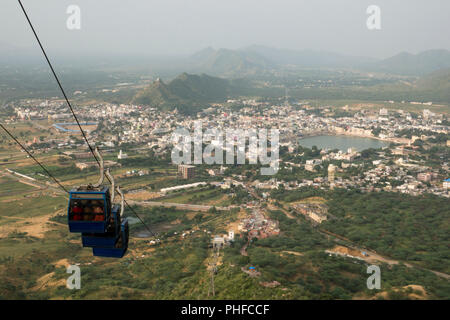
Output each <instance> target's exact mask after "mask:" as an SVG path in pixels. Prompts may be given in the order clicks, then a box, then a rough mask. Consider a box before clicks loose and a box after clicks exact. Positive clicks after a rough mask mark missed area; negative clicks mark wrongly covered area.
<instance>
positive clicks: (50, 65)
mask: <svg viewBox="0 0 450 320" xmlns="http://www.w3.org/2000/svg"><path fill="white" fill-rule="evenodd" d="M18 2H19V4H20V7H21V8H22V11H23V13H24V15H25V17H26V19H27V21H28V24H29V25H30V28H31V30H32V31H33V34H34V37H35V38H36V41H37V42H38V44H39V47H40V48H41V51H42V53H43V54H44V57H45V60H47V63H48V66H49V67H50V69H51V71H52V74H53V76H54V77H55V80H56V82H57V83H58V86H59V89H60V90H61V92H62V94H63V96H64V99H65V100H66V102H67V105H68V106H69V108H70V111H71V112H72V115H73V117H74V118H75V121H76V122H77V125H78V127H79V128H80V131H81V134H82V135H83V138H84V140H85V141H86V144H87V145H88V147H89V149H90V151H91V153H92V155H93V156H94V158H95V160H96V161H97V163H98V165H99V166H100V161H99V159H98V158H97V156H96V155H95V152H94V149H93V148H92V146H91V144H90V143H89V141H88V139H87V137H86V134H85V132H84V130H83V128H82V127H81V124H80V122H79V121H78V118H77V116H76V114H75V111H74V110H73V108H72V105H71V104H70V101H69V99H68V98H67V95H66V92H65V91H64V88H63V87H62V85H61V82H60V81H59V78H58V76H57V75H56V72H55V70H54V69H53V66H52V64H51V62H50V59H49V58H48V56H47V53H46V52H45V50H44V47H43V46H42V43H41V41H40V40H39V37H38V35H37V33H36V31H35V29H34V27H33V24H32V23H31V20H30V18H29V17H28V14H27V12H26V10H25V8H24V6H23V5H22V2H21V0H18ZM107 179H108V180H109V182H110V183H111V180H110V179H109V178H108V177H107ZM124 202H125V204H126V205H127V207H128V208H129V209H130V210H131V211H132V212H133V214H134V215H135V216H136V217H137V218H138V219H139V220H140V221H141V223H142V224H143V225H144V226H145V228H146V229H147V230H148V231H149V232H150V233H151V234H152V235H153V236H155V234H154V233H153V231H151V230H150V228H149V227H148V226H147V225H146V224H145V223H144V221H143V220H142V219H141V218H140V217H139V216H138V215H137V213H136V212H135V211H134V209H133V208H132V207H131V206H130V205H129V204H128V202H127V201H126V200H125V201H124Z"/></svg>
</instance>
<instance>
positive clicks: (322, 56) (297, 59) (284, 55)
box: [242, 45, 376, 68]
mask: <svg viewBox="0 0 450 320" xmlns="http://www.w3.org/2000/svg"><path fill="white" fill-rule="evenodd" d="M242 50H243V51H244V52H247V53H254V54H258V55H259V56H261V57H264V58H266V59H268V60H269V61H271V62H272V63H274V64H277V65H295V66H298V67H304V68H324V67H325V68H329V67H332V68H338V67H356V66H359V65H364V64H367V63H373V62H375V61H376V59H373V58H367V57H354V56H348V55H342V54H339V53H335V52H328V51H315V50H301V51H296V50H289V49H278V48H272V47H267V46H260V45H253V46H249V47H246V48H244V49H242Z"/></svg>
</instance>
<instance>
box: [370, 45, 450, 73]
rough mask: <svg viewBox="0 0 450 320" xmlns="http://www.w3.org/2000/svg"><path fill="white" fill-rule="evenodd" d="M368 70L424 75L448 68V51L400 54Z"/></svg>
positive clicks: (373, 65) (449, 64)
mask: <svg viewBox="0 0 450 320" xmlns="http://www.w3.org/2000/svg"><path fill="white" fill-rule="evenodd" d="M370 68H371V69H374V70H376V71H382V72H387V73H396V74H404V75H424V74H427V73H431V72H433V71H436V70H440V69H446V68H450V51H448V50H441V49H439V50H428V51H423V52H421V53H418V54H411V53H407V52H402V53H399V54H397V55H395V56H393V57H390V58H388V59H384V60H381V61H378V62H376V63H374V64H372V65H371V66H370Z"/></svg>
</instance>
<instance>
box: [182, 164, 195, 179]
mask: <svg viewBox="0 0 450 320" xmlns="http://www.w3.org/2000/svg"><path fill="white" fill-rule="evenodd" d="M178 174H179V175H181V176H182V177H183V179H191V178H193V177H195V166H191V165H187V164H180V165H178Z"/></svg>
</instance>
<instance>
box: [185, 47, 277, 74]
mask: <svg viewBox="0 0 450 320" xmlns="http://www.w3.org/2000/svg"><path fill="white" fill-rule="evenodd" d="M188 62H189V63H190V68H191V69H192V70H195V71H196V72H204V73H208V74H212V75H220V76H225V77H242V76H248V75H255V74H258V73H261V72H265V71H266V70H268V69H271V68H273V67H274V66H275V64H274V63H273V62H272V61H270V60H268V59H266V58H265V57H263V56H261V55H259V54H257V53H255V52H246V51H243V50H230V49H218V50H215V49H213V48H211V47H208V48H206V49H203V50H201V51H199V52H197V53H194V54H193V55H192V56H191V57H190V58H189V59H188Z"/></svg>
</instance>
